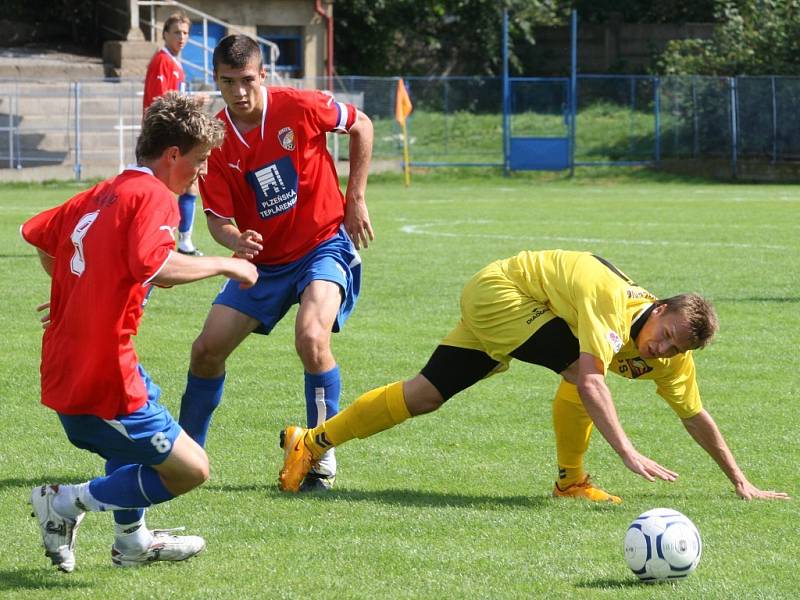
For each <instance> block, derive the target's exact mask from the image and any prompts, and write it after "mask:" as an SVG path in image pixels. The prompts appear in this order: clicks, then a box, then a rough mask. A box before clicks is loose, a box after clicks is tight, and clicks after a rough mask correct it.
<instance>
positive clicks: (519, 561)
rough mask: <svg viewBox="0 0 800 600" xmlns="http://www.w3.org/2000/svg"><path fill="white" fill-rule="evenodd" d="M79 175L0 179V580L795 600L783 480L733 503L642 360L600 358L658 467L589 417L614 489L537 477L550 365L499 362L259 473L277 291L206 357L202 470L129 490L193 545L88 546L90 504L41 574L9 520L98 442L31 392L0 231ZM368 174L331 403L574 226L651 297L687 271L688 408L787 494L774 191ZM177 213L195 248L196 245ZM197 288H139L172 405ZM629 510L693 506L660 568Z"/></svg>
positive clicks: (144, 341) (283, 333)
mask: <svg viewBox="0 0 800 600" xmlns="http://www.w3.org/2000/svg"><path fill="white" fill-rule="evenodd" d="M79 189H80V187H79V186H77V185H75V184H48V185H44V186H21V185H18V186H4V187H2V188H0V274H2V280H3V281H4V284H5V285H4V289H5V290H6V291H5V293H4V294H3V296H4V302H5V306H4V307H3V310H2V312H0V339H2V347H3V350H2V352H1V353H0V372H1V373H2V378H0V507H2V509H0V531H2V532H3V545H2V550H0V597H19V598H26V599H27V598H48V599H49V598H54V597H58V598H78V597H91V598H97V597H105V598H159V599H162V598H261V597H270V598H275V597H280V598H300V597H310V598H364V599H372V598H479V597H480V598H493V599H494V598H537V597H548V598H699V597H702V598H725V599H728V598H747V599H752V598H779V597H786V598H789V597H796V593H797V592H796V571H797V548H796V545H797V542H796V538H797V533H796V530H797V523H798V516H800V514H799V513H800V511H799V510H798V500H797V499H795V500H792V501H790V502H750V503H747V502H743V501H741V500H739V499H738V498H737V497H736V495H735V494H734V492H733V488H732V486H731V485H730V483H729V482H728V481H727V479H726V478H725V476H724V475H723V474H722V473H721V471H720V470H719V469H718V467H717V466H716V464H714V463H713V461H712V460H711V459H710V458H709V457H708V456H707V455H706V454H705V453H704V452H703V451H702V450H701V449H700V448H699V447H698V446H696V445H695V444H694V442H692V440H691V438H690V437H689V435H688V434H687V433H686V431H685V430H684V429H683V427H682V426H681V424H680V422H679V421H678V419H677V418H676V417H675V416H674V415H673V414H672V412H671V410H670V409H669V408H668V406H667V405H666V404H665V403H664V402H663V401H662V400H661V399H660V398H659V397H658V396H656V394H655V390H654V386H653V385H652V384H651V383H649V382H634V383H631V382H629V381H625V380H622V379H621V378H617V377H614V376H609V384H610V387H611V390H612V393H613V394H614V397H615V399H616V403H617V409H618V411H619V414H620V418H621V421H622V423H623V426H624V427H625V428H626V430H627V432H628V434H629V435H630V437H631V438H632V440H633V441H634V443H635V444H636V445H637V447H638V449H639V450H640V451H642V452H643V453H645V454H647V455H650V456H652V457H653V458H654V459H656V460H657V461H659V462H661V463H662V464H664V465H665V466H667V467H670V468H672V469H674V470H676V471H678V472H679V473H680V479H679V480H678V481H677V482H675V483H673V484H667V483H648V482H646V481H645V480H643V479H641V478H638V477H636V476H635V475H633V474H632V473H630V472H629V471H627V470H626V469H625V468H624V466H623V465H622V463H621V461H620V460H619V459H618V458H617V457H616V455H614V454H613V452H612V451H611V450H610V448H609V446H608V445H607V444H606V443H605V442H604V440H603V439H602V437H601V436H599V435H598V434H595V436H594V439H593V442H592V446H591V448H590V451H589V454H588V456H587V467H588V469H589V471H590V472H591V473H592V474H593V476H594V477H595V478H596V480H597V481H598V482H600V483H601V484H602V485H603V486H604V487H605V488H606V489H608V490H610V491H612V492H614V493H618V494H620V495H621V496H622V497H623V498H624V501H625V502H624V504H623V505H622V506H619V507H613V506H594V505H589V504H587V503H582V502H573V501H557V500H554V499H553V498H551V497H550V492H551V489H552V485H553V480H554V478H555V475H556V472H555V471H556V469H555V464H554V460H555V456H554V446H553V435H552V433H551V431H552V430H551V426H550V401H551V399H552V395H553V392H554V391H555V387H556V385H557V377H556V376H554V375H553V374H551V373H549V372H547V371H545V370H543V369H539V368H534V367H530V366H526V365H523V364H519V363H515V364H513V365H512V368H511V370H510V371H509V372H508V373H505V374H502V375H500V376H498V377H494V378H491V379H489V380H487V381H485V382H482V383H480V384H478V385H477V386H475V387H473V388H472V389H470V390H468V391H467V392H465V393H463V394H462V395H460V396H457V397H456V398H454V399H452V400H451V401H450V402H449V403H448V404H447V405H446V406H445V407H444V408H443V409H442V410H440V411H439V412H437V413H435V414H432V415H429V416H426V417H422V418H419V419H416V420H413V421H410V422H407V423H405V424H404V425H402V426H400V427H398V428H395V429H393V430H391V431H389V432H385V433H383V434H380V435H378V436H375V437H372V438H370V439H368V440H362V441H354V442H352V443H350V444H348V445H345V446H342V447H341V448H340V450H339V454H338V455H339V461H340V474H339V480H338V482H337V487H336V490H335V492H334V493H332V494H330V495H324V496H320V495H313V496H307V495H300V496H285V495H281V494H280V493H279V492H278V491H277V489H276V479H277V472H278V469H279V467H280V464H281V458H282V456H281V452H280V451H279V449H278V447H277V439H278V431H279V430H280V429H281V428H282V427H283V426H284V425H286V424H289V423H297V422H300V421H301V419H302V418H303V415H304V406H303V399H302V394H303V393H302V369H301V365H300V362H299V360H298V358H297V357H296V355H295V352H294V346H293V335H292V332H293V326H292V323H293V319H292V318H291V317H292V316H293V314H294V313H291V314H290V316H289V317H287V319H285V320H284V321H283V322H282V323H281V324H280V325H279V326H278V328H277V329H276V331H275V332H274V333H273V335H271V336H269V337H268V338H263V337H260V336H252V337H251V339H249V340H248V341H247V342H246V343H245V344H243V345H242V346H241V347H240V348H239V349H238V350H237V352H236V353H235V354H234V355H233V357H232V358H231V360H230V362H229V364H228V383H227V387H226V395H225V398H224V401H223V403H222V405H221V407H220V409H219V410H218V411H217V413H216V415H215V418H214V422H213V424H212V428H211V432H210V435H209V442H208V448H207V449H208V451H209V455H210V459H211V463H212V478H211V480H210V481H209V482H208V483H207V484H206V485H205V486H203V487H202V488H200V489H199V490H196V491H194V492H192V493H190V494H188V495H186V496H184V497H181V498H179V499H176V500H174V501H172V502H169V503H167V504H165V505H161V506H158V507H155V508H153V509H151V510H150V511H149V512H148V524H149V525H150V526H151V527H156V526H157V527H174V526H179V525H185V526H187V529H188V532H189V533H193V534H199V535H203V536H205V537H206V538H207V540H208V548H207V550H206V551H205V552H204V553H203V554H202V555H200V556H199V557H197V558H196V559H193V560H191V561H189V562H187V563H185V564H177V565H165V564H160V565H154V566H152V567H149V568H146V569H141V570H135V571H122V570H118V569H114V568H112V566H111V561H110V555H109V552H110V546H111V543H112V538H113V533H112V517H111V515H110V514H91V515H89V516H88V517H87V519H86V520H85V521H84V524H83V526H82V528H81V531H80V534H79V539H78V547H77V553H78V566H77V568H76V571H75V572H74V573H73V574H71V575H64V574H62V573H58V572H56V571H55V570H54V569H53V568H52V567H50V566H49V561H48V560H47V559H46V558H45V557H44V554H43V549H42V548H41V542H40V538H39V531H38V527H37V524H36V523H35V521H34V519H31V518H30V517H29V510H28V508H27V506H26V504H25V500H26V499H27V497H28V495H29V493H30V488H31V487H33V486H35V485H38V484H41V483H43V482H80V481H84V480H86V479H89V478H91V477H92V476H95V475H97V474H100V473H101V471H102V463H101V460H100V459H99V458H98V457H95V456H93V455H91V454H89V453H87V452H84V451H80V450H78V449H76V448H73V447H72V446H71V445H70V444H69V443H68V441H67V439H66V436H65V435H64V433H63V431H62V429H61V426H60V424H59V422H58V419H57V418H56V416H55V414H54V413H53V412H52V411H50V410H48V409H45V408H44V407H42V406H41V405H40V404H39V391H38V371H37V368H38V361H39V348H40V338H41V331H40V329H39V325H38V320H37V319H38V317H37V315H36V314H35V312H34V307H35V306H36V305H37V304H39V303H40V302H42V301H44V300H45V299H46V298H47V294H48V280H47V278H46V276H45V275H44V273H43V272H42V271H41V269H40V268H39V265H38V261H37V259H36V258H35V256H34V250H33V249H32V248H30V247H28V246H27V245H26V244H24V243H23V242H22V241H21V240H20V238H19V236H18V228H19V225H20V223H21V222H22V221H23V220H25V219H26V218H27V217H29V216H30V215H33V214H34V213H35V212H37V211H39V210H41V209H43V208H45V207H49V206H52V205H54V204H56V203H58V202H60V201H62V200H64V199H66V198H67V197H68V196H70V195H72V194H74V193H76V192H77V191H78V190H79ZM368 192H369V193H368V197H369V205H370V212H371V215H372V220H373V224H374V227H375V231H376V235H377V239H376V240H375V242H374V244H373V245H371V247H370V248H369V249H368V250H366V251H364V252H363V253H362V255H363V258H364V272H365V280H364V285H363V288H362V297H361V299H360V301H359V306H358V309H357V310H356V311H355V313H354V315H353V316H352V318H351V320H350V321H349V322H348V324H347V327H346V329H345V331H344V333H343V334H341V335H337V336H335V338H334V352H335V353H336V355H337V358H338V360H339V362H340V365H341V369H342V373H343V379H344V381H343V388H344V389H343V404H348V403H349V402H350V401H351V400H352V399H353V398H355V397H356V396H357V395H358V394H359V393H361V392H363V391H366V390H367V389H370V388H372V387H375V386H377V385H381V384H384V383H387V382H389V381H394V380H397V379H400V378H403V377H406V376H410V375H413V374H414V373H416V372H417V370H418V369H419V368H420V367H421V366H422V365H423V364H424V362H425V361H426V360H427V358H428V355H429V353H430V351H431V350H432V349H433V348H434V347H435V345H436V343H437V341H438V340H439V339H440V338H441V337H442V336H443V335H444V334H445V333H447V331H448V330H449V329H450V327H451V325H452V324H453V323H454V322H455V320H456V319H457V316H458V295H459V291H460V287H461V285H462V283H463V282H464V281H465V280H466V279H467V278H468V277H469V276H470V275H471V274H472V273H474V272H475V271H476V270H477V269H479V268H480V267H482V266H483V265H484V264H486V263H488V262H490V261H491V260H494V259H496V258H501V257H506V256H510V255H511V254H514V253H516V252H518V251H520V250H523V249H539V248H556V247H560V248H570V249H587V250H592V251H594V252H597V253H599V254H601V255H603V256H605V257H606V258H608V259H609V260H611V261H613V262H614V263H615V264H616V265H618V266H619V267H620V268H622V269H623V270H625V271H626V272H627V273H628V274H629V275H630V276H631V277H633V278H634V279H635V280H637V281H638V282H640V283H642V284H643V285H645V286H646V287H648V288H649V289H650V290H651V291H652V292H654V293H656V294H658V295H662V296H667V295H671V294H673V293H678V292H682V291H697V292H700V293H703V294H705V295H707V296H709V297H710V298H711V299H712V300H713V301H714V302H715V303H716V306H717V309H718V311H719V314H720V317H721V322H722V329H721V332H720V335H719V338H718V340H717V341H716V343H714V344H713V345H712V346H711V347H710V348H708V349H706V350H704V351H702V352H700V353H698V354H697V362H698V369H699V381H700V389H701V394H702V396H703V399H704V404H705V407H706V408H707V409H708V410H709V411H710V412H711V414H712V415H713V416H714V417H715V419H716V420H717V423H718V425H719V426H720V428H721V430H722V431H723V433H724V434H725V435H726V438H727V441H728V443H729V445H730V447H731V449H732V450H733V452H734V455H735V456H736V457H737V459H738V461H739V464H740V466H741V467H742V468H743V469H744V471H745V473H746V474H748V475H749V477H750V479H751V481H752V482H753V483H754V484H756V485H758V486H761V487H764V488H768V489H779V490H784V491H787V492H789V493H790V494H792V495H793V496H797V495H798V494H800V489H799V488H798V483H797V482H798V475H797V461H798V458H800V442H799V441H798V435H797V431H798V427H799V426H800V400H799V399H798V394H797V389H798V384H800V377H798V368H797V360H796V353H797V351H798V348H800V292H798V279H799V278H800V262H799V261H798V250H800V199H799V198H800V197H799V196H798V193H797V188H795V187H791V186H749V185H738V186H732V185H722V184H709V183H704V182H699V181H680V180H675V179H667V178H660V177H651V176H648V175H643V174H641V173H638V172H634V173H629V174H627V175H609V176H606V175H603V176H600V175H598V174H597V172H579V175H578V177H577V178H576V179H574V180H571V181H570V180H566V179H562V178H560V177H555V176H539V177H537V176H522V175H518V176H515V177H511V178H503V177H501V176H498V175H497V174H495V173H488V172H477V171H476V172H452V173H447V174H446V173H433V174H428V175H424V176H418V177H415V181H414V183H413V185H412V187H411V188H410V189H404V188H403V187H402V185H401V183H400V179H399V178H398V177H396V176H381V177H376V178H373V180H372V182H371V184H370V187H369V190H368ZM199 225H200V227H198V228H197V229H198V232H197V234H196V239H197V241H198V243H199V246H200V247H201V248H202V249H203V250H205V251H206V252H207V253H210V252H212V251H214V250H218V248H215V247H214V244H213V242H212V241H211V240H210V238H209V236H208V233H207V232H206V231H205V229H204V227H203V224H202V223H199ZM220 251H221V250H220ZM219 285H220V281H219V280H209V281H205V282H201V283H197V284H194V285H188V286H183V287H178V288H174V289H171V290H158V291H157V292H156V293H155V294H154V295H153V296H152V299H151V301H150V303H149V305H148V308H147V310H146V313H145V317H144V320H143V322H142V326H141V330H140V334H139V336H138V340H137V347H138V350H139V355H140V358H141V360H142V363H143V365H144V366H145V367H146V368H147V369H148V371H149V372H150V374H151V375H152V376H153V377H154V379H155V380H156V381H157V382H159V383H160V385H161V387H162V389H163V392H164V394H163V399H164V402H165V403H166V404H167V406H169V407H170V409H171V410H172V412H173V414H175V415H177V412H178V407H179V402H180V395H181V393H182V391H183V387H184V382H185V373H186V369H187V365H188V355H189V348H190V345H191V343H192V340H193V339H194V337H195V336H196V335H197V333H198V332H199V330H200V327H201V325H202V323H203V320H204V318H205V314H206V312H207V309H208V306H209V303H210V301H211V299H212V298H213V296H214V294H215V292H216V290H217V288H218V286H219ZM654 507H670V508H674V509H677V510H680V511H682V512H684V513H685V514H687V515H688V516H689V517H690V518H691V519H693V520H694V522H695V523H696V524H697V526H698V528H699V529H700V532H701V535H702V538H703V543H704V550H703V558H702V560H701V562H700V566H699V567H698V569H697V572H696V573H695V574H694V575H692V576H691V577H690V578H689V579H688V580H686V581H683V582H679V583H676V584H666V585H658V586H647V585H644V584H640V583H639V582H638V581H637V580H636V579H635V577H634V576H633V575H632V574H631V573H630V572H629V570H628V568H627V566H626V565H625V562H624V560H623V557H622V539H623V537H624V534H625V530H626V528H627V526H628V524H629V522H630V521H631V520H632V519H633V518H634V517H636V516H637V515H638V514H639V513H641V512H643V511H645V510H648V509H650V508H654Z"/></svg>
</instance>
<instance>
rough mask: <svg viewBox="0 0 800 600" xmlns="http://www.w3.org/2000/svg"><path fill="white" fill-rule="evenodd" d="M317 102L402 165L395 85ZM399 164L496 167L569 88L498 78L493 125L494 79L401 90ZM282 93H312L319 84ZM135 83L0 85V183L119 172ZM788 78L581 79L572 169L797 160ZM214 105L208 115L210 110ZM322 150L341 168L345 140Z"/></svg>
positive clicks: (362, 86)
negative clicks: (512, 141)
mask: <svg viewBox="0 0 800 600" xmlns="http://www.w3.org/2000/svg"><path fill="white" fill-rule="evenodd" d="M332 81H333V85H332V87H333V90H331V91H332V92H333V93H334V94H335V95H336V96H337V98H338V99H340V100H343V101H346V102H352V103H353V104H355V105H356V106H358V107H359V108H360V109H361V110H362V111H364V112H365V113H366V114H367V115H369V117H370V118H371V119H372V121H373V123H374V126H375V146H374V152H373V159H374V160H375V161H392V162H394V163H397V164H399V162H400V161H401V160H402V138H401V135H400V128H399V126H398V124H397V123H396V122H395V120H394V102H395V90H396V87H397V79H396V78H376V77H337V78H335V79H333V80H332ZM405 82H406V84H407V86H408V90H409V94H410V96H411V99H412V102H413V103H414V112H413V113H412V115H411V117H410V118H409V121H408V132H409V137H410V156H411V162H412V164H413V165H427V166H438V165H445V166H447V165H495V166H503V164H504V159H505V155H504V133H505V131H504V127H507V129H508V133H509V135H515V136H517V135H523V136H538V137H545V138H546V137H559V136H564V135H566V132H567V131H568V128H569V119H570V118H571V115H570V114H569V102H568V97H569V80H568V79H566V78H523V77H518V78H512V79H511V80H510V94H509V106H508V115H507V117H508V118H507V121H506V122H505V123H504V113H503V81H502V79H501V78H498V77H409V78H406V79H405ZM287 83H288V84H289V85H292V86H295V87H299V88H306V89H312V88H315V89H326V88H328V87H330V86H329V80H328V79H326V78H319V79H303V80H290V81H288V82H287ZM141 88H142V84H141V82H140V81H128V80H123V81H91V82H89V81H86V82H35V81H21V80H7V81H0V178H2V177H3V175H2V170H4V169H28V168H36V167H40V166H43V165H60V166H62V167H69V168H71V169H72V170H73V171H74V173H75V176H76V177H78V178H80V177H82V176H95V175H98V176H99V175H107V174H108V173H109V172H113V171H114V170H115V169H118V168H120V166H121V165H124V164H126V163H128V162H131V161H132V160H133V148H134V146H135V139H136V135H137V134H138V126H139V124H140V122H141ZM798 102H800V78H797V77H736V78H728V77H660V78H659V77H653V76H625V75H613V76H611V75H582V76H578V80H577V110H576V114H575V140H574V161H575V162H574V164H576V165H588V166H591V165H609V164H610V165H615V164H619V165H622V164H652V165H655V166H659V165H660V164H661V163H662V161H665V160H678V161H680V160H683V161H688V160H691V161H698V160H703V159H709V160H715V161H718V162H719V161H723V162H724V163H726V164H728V165H729V166H730V171H731V173H733V174H734V175H735V173H736V169H737V163H738V162H740V161H753V162H759V163H764V164H771V165H774V164H788V163H794V162H798V161H800V120H798V119H797V117H796V108H795V107H796V106H798ZM219 106H220V101H219V100H217V101H216V102H215V103H213V108H214V109H217V108H218V107H219ZM333 138H335V141H332V142H331V151H332V152H333V153H334V154H335V155H337V156H338V157H339V158H346V156H347V140H348V138H347V136H332V139H333Z"/></svg>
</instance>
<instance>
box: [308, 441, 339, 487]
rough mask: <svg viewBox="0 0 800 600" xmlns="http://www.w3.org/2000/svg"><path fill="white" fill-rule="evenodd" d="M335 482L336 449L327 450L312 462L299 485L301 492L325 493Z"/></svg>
mask: <svg viewBox="0 0 800 600" xmlns="http://www.w3.org/2000/svg"><path fill="white" fill-rule="evenodd" d="M335 482H336V448H331V449H330V450H327V451H326V452H325V454H323V455H322V456H320V457H319V459H318V460H317V461H316V462H314V464H313V465H312V467H311V470H310V471H309V472H308V474H307V475H306V476H305V478H304V479H303V483H302V484H300V491H301V492H327V491H330V490H331V488H333V484H334V483H335Z"/></svg>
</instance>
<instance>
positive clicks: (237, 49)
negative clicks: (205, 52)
mask: <svg viewBox="0 0 800 600" xmlns="http://www.w3.org/2000/svg"><path fill="white" fill-rule="evenodd" d="M256 57H258V68H259V70H260V69H261V65H262V60H263V59H262V56H261V48H259V46H258V44H256V42H255V40H252V39H251V38H249V37H247V36H246V35H241V34H238V33H234V34H233V35H228V36H225V37H224V38H222V39H221V40H220V42H219V44H217V47H216V48H214V59H213V62H214V73H216V72H217V70H218V69H219V65H227V66H229V67H233V68H234V69H243V68H244V67H246V66H247V65H248V63H250V61H251V60H253V59H254V58H256Z"/></svg>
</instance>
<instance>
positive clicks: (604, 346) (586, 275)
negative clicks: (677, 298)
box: [500, 250, 702, 419]
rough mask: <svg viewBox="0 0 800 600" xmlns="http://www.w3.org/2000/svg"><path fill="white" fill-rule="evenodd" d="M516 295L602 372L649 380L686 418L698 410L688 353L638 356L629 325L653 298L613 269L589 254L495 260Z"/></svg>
mask: <svg viewBox="0 0 800 600" xmlns="http://www.w3.org/2000/svg"><path fill="white" fill-rule="evenodd" d="M500 267H501V269H502V271H503V272H504V274H505V275H506V277H508V278H509V279H510V280H511V281H512V282H513V283H514V284H515V285H516V286H517V287H518V288H519V289H520V291H521V292H522V293H523V294H525V295H529V296H530V297H532V298H533V299H534V300H536V301H538V302H541V303H542V304H544V305H546V306H547V307H548V308H549V309H550V310H551V311H552V312H553V314H555V315H556V316H558V317H560V318H562V319H563V320H564V321H565V322H566V323H567V325H568V326H569V328H570V330H571V331H572V333H573V335H575V337H576V338H577V339H578V344H579V348H580V351H581V352H587V353H589V354H591V355H593V356H595V357H597V358H598V359H600V361H602V363H603V365H604V367H605V369H606V370H608V369H611V370H612V371H613V372H615V373H617V374H619V375H622V376H623V377H628V378H632V379H638V378H642V379H653V380H655V382H656V389H657V392H658V394H659V395H660V396H661V397H662V398H664V399H665V400H666V401H667V402H668V403H669V404H670V406H671V407H672V409H673V410H674V411H675V412H676V413H677V414H678V416H680V417H681V418H683V419H685V418H688V417H691V416H693V415H695V414H697V413H699V412H700V410H702V404H701V402H700V394H699V391H698V388H697V382H696V379H695V368H694V359H693V358H692V353H691V352H686V353H685V354H679V355H677V356H675V357H673V358H668V359H643V358H641V357H640V356H639V352H638V350H637V348H636V345H635V343H634V340H633V339H632V338H631V326H632V324H633V322H634V321H635V319H636V317H637V316H639V315H640V314H641V313H642V312H643V311H644V310H646V309H647V308H648V307H649V306H650V305H651V304H652V303H653V302H654V301H655V300H656V297H655V296H654V295H653V294H651V293H650V292H648V291H647V290H645V289H644V288H642V287H640V286H638V285H636V284H635V283H634V282H633V281H631V280H630V278H628V277H627V276H626V275H625V274H624V273H622V272H621V271H619V270H618V269H616V268H615V267H614V266H613V265H611V264H610V263H608V262H607V261H604V260H603V259H600V258H598V257H596V256H594V255H592V254H590V253H588V252H573V251H565V250H546V251H538V252H527V251H526V252H520V253H519V254H517V255H516V256H513V257H511V258H508V259H506V260H503V261H500Z"/></svg>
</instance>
